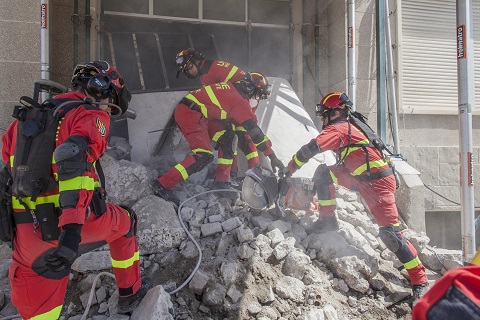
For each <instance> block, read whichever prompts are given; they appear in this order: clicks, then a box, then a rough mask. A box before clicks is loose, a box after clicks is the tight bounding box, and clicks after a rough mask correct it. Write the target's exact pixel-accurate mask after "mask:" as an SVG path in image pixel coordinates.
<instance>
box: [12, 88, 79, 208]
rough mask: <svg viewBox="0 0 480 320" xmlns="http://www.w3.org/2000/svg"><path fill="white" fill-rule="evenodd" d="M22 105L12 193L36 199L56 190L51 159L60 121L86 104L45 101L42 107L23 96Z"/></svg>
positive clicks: (16, 112) (17, 113)
mask: <svg viewBox="0 0 480 320" xmlns="http://www.w3.org/2000/svg"><path fill="white" fill-rule="evenodd" d="M20 102H21V103H22V105H21V106H15V107H14V110H13V115H12V116H13V117H14V118H15V119H17V121H18V125H17V140H16V145H15V153H14V161H13V168H12V177H13V185H12V193H13V194H14V195H15V196H16V197H18V198H24V197H30V200H31V201H36V199H37V197H38V196H39V195H41V194H45V193H47V192H49V191H52V190H54V189H55V188H57V186H58V183H57V182H56V181H55V179H54V178H53V177H52V157H53V151H54V150H55V138H56V134H57V128H58V123H59V120H60V119H62V118H63V117H64V116H65V114H66V113H67V112H68V111H70V110H71V109H73V108H76V107H78V106H79V105H81V104H85V103H86V102H85V101H81V100H79V101H76V100H73V101H72V100H70V99H55V100H50V99H48V100H46V101H45V102H44V103H43V104H39V103H38V102H37V101H36V100H34V99H32V98H29V97H25V96H23V97H21V98H20Z"/></svg>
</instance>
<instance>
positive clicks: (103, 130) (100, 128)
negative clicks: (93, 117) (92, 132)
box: [96, 118, 107, 137]
mask: <svg viewBox="0 0 480 320" xmlns="http://www.w3.org/2000/svg"><path fill="white" fill-rule="evenodd" d="M96 126H97V128H98V131H99V132H100V135H101V136H102V137H105V135H106V134H107V126H106V125H105V123H104V122H103V121H102V120H100V118H97V121H96Z"/></svg>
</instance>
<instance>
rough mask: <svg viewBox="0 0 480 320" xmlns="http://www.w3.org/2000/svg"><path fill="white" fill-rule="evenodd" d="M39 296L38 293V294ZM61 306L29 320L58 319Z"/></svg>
mask: <svg viewBox="0 0 480 320" xmlns="http://www.w3.org/2000/svg"><path fill="white" fill-rule="evenodd" d="M39 294H40V293H39ZM62 306H63V305H61V306H58V307H55V308H54V309H52V310H50V311H48V312H45V313H42V314H39V315H38V316H35V317H32V318H30V320H52V319H58V318H59V317H60V312H62Z"/></svg>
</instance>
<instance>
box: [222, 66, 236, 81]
mask: <svg viewBox="0 0 480 320" xmlns="http://www.w3.org/2000/svg"><path fill="white" fill-rule="evenodd" d="M237 70H238V67H237V66H235V67H233V68H232V70H230V72H229V73H228V76H227V77H226V78H225V80H224V81H222V82H228V81H230V79H231V78H232V77H233V76H234V75H235V73H236V72H237Z"/></svg>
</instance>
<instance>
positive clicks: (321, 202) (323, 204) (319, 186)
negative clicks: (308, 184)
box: [312, 164, 337, 217]
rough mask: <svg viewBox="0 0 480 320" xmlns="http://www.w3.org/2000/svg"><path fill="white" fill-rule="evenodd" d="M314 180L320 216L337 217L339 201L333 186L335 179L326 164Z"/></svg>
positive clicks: (317, 171)
mask: <svg viewBox="0 0 480 320" xmlns="http://www.w3.org/2000/svg"><path fill="white" fill-rule="evenodd" d="M312 180H313V182H314V186H313V188H314V190H315V192H316V193H317V199H318V212H319V216H320V217H333V216H335V209H336V208H337V199H336V197H335V186H334V184H333V182H334V177H332V173H331V171H330V169H329V168H328V167H327V166H326V165H325V164H321V165H319V166H318V167H317V169H316V170H315V173H314V174H313V178H312Z"/></svg>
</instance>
